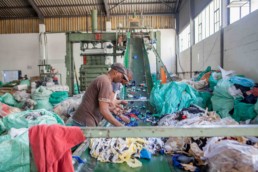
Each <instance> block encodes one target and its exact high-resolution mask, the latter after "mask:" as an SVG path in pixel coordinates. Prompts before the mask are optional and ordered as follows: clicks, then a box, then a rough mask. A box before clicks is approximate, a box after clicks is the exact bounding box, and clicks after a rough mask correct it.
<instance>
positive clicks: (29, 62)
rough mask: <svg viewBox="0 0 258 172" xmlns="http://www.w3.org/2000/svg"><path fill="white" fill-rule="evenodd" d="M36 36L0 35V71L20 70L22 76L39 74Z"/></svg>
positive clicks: (37, 38) (37, 37)
mask: <svg viewBox="0 0 258 172" xmlns="http://www.w3.org/2000/svg"><path fill="white" fill-rule="evenodd" d="M38 40H39V36H38V34H6V35H0V71H3V70H21V71H22V76H24V75H25V74H27V75H28V76H29V77H31V76H37V75H38V74H39V72H38V71H39V69H38V66H37V65H38V64H39V44H38V42H39V41H38ZM1 77H2V75H0V80H2V78H1Z"/></svg>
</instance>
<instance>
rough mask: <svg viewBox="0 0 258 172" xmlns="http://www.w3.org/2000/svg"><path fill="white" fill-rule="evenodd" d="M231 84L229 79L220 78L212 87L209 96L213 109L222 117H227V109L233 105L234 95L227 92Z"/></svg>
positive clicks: (230, 108)
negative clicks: (212, 90)
mask: <svg viewBox="0 0 258 172" xmlns="http://www.w3.org/2000/svg"><path fill="white" fill-rule="evenodd" d="M232 85H233V84H232V83H231V82H230V81H229V80H225V79H224V80H220V81H219V82H218V84H217V85H216V86H215V88H214V92H213V96H212V98H211V102H212V107H213V110H214V111H216V112H217V113H218V114H219V115H220V116H221V117H222V118H225V117H228V116H230V115H229V111H231V110H232V109H233V107H234V97H233V96H231V95H230V94H229V92H228V89H229V87H231V86H232Z"/></svg>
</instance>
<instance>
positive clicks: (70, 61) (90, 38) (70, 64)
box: [65, 32, 117, 95]
mask: <svg viewBox="0 0 258 172" xmlns="http://www.w3.org/2000/svg"><path fill="white" fill-rule="evenodd" d="M97 35H98V36H97ZM99 36H100V39H98V38H99ZM116 39H117V38H116V33H108V32H103V33H79V32H78V33H72V32H68V33H66V56H65V64H66V69H67V72H66V84H67V85H68V87H69V94H70V95H73V93H74V92H73V91H74V84H73V83H74V72H75V71H74V58H73V43H81V42H90V43H92V42H112V43H113V42H115V41H116ZM114 56H115V53H114Z"/></svg>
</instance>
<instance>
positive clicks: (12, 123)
mask: <svg viewBox="0 0 258 172" xmlns="http://www.w3.org/2000/svg"><path fill="white" fill-rule="evenodd" d="M32 114H34V115H32ZM37 114H41V116H40V115H37ZM3 123H4V126H5V128H6V129H7V130H9V129H10V128H29V127H31V126H34V125H38V124H57V123H58V124H62V125H64V122H63V120H62V119H61V118H60V117H59V116H58V115H57V114H55V113H54V112H50V111H47V110H45V109H39V110H28V111H23V112H18V113H13V114H10V115H8V116H6V117H4V118H3Z"/></svg>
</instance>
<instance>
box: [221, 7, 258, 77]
mask: <svg viewBox="0 0 258 172" xmlns="http://www.w3.org/2000/svg"><path fill="white" fill-rule="evenodd" d="M224 33H225V36H224V41H225V42H224V66H225V69H228V70H229V69H230V70H235V71H236V72H237V73H239V74H244V75H245V76H246V77H250V78H252V79H254V80H255V81H256V82H258V10H256V11H255V12H253V13H251V14H249V15H247V16H245V17H244V18H242V19H241V20H239V21H237V22H235V23H233V24H232V25H229V26H228V27H226V28H225V32H224Z"/></svg>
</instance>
